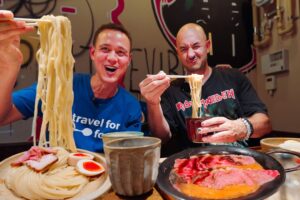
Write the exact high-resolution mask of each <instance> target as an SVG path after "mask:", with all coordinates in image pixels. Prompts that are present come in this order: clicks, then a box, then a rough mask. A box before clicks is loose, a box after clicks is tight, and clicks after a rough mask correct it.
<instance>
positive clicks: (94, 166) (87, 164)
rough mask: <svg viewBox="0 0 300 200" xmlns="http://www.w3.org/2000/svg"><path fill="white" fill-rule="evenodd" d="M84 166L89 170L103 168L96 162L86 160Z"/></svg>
mask: <svg viewBox="0 0 300 200" xmlns="http://www.w3.org/2000/svg"><path fill="white" fill-rule="evenodd" d="M83 168H84V169H86V170H89V171H99V170H101V169H102V168H101V167H100V166H99V165H97V164H96V163H94V162H84V163H83Z"/></svg>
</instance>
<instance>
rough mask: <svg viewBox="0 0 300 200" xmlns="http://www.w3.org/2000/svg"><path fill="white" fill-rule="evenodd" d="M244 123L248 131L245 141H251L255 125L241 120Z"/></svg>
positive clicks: (244, 119)
mask: <svg viewBox="0 0 300 200" xmlns="http://www.w3.org/2000/svg"><path fill="white" fill-rule="evenodd" d="M241 120H242V122H243V123H244V125H245V126H246V129H247V135H246V137H245V138H244V140H249V138H250V137H251V135H252V134H253V132H254V130H253V125H252V124H251V122H250V121H249V120H248V119H247V118H245V117H243V118H241Z"/></svg>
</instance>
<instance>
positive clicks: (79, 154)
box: [74, 153, 86, 157]
mask: <svg viewBox="0 0 300 200" xmlns="http://www.w3.org/2000/svg"><path fill="white" fill-rule="evenodd" d="M74 156H82V157H85V156H86V155H85V154H83V153H75V154H74Z"/></svg>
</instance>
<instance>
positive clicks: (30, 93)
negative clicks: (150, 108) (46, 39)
mask: <svg viewBox="0 0 300 200" xmlns="http://www.w3.org/2000/svg"><path fill="white" fill-rule="evenodd" d="M31 30H32V27H28V26H26V25H25V23H23V22H16V21H14V20H13V14H12V13H11V12H10V11H0V54H1V58H0V77H1V78H0V85H2V86H4V87H2V89H1V91H0V125H5V124H8V123H11V122H14V121H17V120H20V119H27V118H29V117H32V116H33V113H34V103H35V95H36V84H33V85H32V86H30V87H28V88H25V89H23V90H20V91H17V92H13V88H14V84H15V82H16V79H17V76H18V72H19V70H20V66H21V63H22V53H21V52H20V50H19V45H20V34H22V33H25V32H28V31H31ZM131 47H132V46H131V37H130V34H129V33H128V32H127V30H126V29H124V27H123V26H121V25H116V24H105V25H103V26H101V27H100V28H99V29H98V30H97V31H96V33H95V36H94V40H93V46H92V47H91V50H90V57H91V59H92V61H93V63H94V66H95V72H96V73H95V74H93V75H87V74H76V75H74V78H73V91H74V103H73V107H72V118H73V122H74V139H75V143H76V146H77V147H78V148H82V149H86V150H90V151H94V152H103V143H102V135H103V134H105V133H108V132H116V131H140V128H141V108H140V105H139V103H138V101H137V99H136V98H135V97H134V96H132V95H131V94H130V93H129V92H127V91H126V90H125V89H124V88H122V87H120V86H119V85H118V82H119V80H120V79H121V78H122V77H123V76H124V75H125V73H126V70H127V67H128V65H129V63H130V60H131V53H130V52H131ZM40 115H42V113H40Z"/></svg>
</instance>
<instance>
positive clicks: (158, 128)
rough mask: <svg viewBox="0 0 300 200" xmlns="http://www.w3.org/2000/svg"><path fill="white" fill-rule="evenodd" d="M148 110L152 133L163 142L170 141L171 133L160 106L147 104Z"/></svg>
mask: <svg viewBox="0 0 300 200" xmlns="http://www.w3.org/2000/svg"><path fill="white" fill-rule="evenodd" d="M147 108H148V122H149V126H150V130H151V133H152V134H153V135H154V136H156V137H159V138H160V139H162V140H163V141H167V140H169V139H170V138H171V131H170V127H169V124H168V122H167V120H166V119H165V117H164V115H163V112H162V109H161V106H160V104H155V105H153V104H147Z"/></svg>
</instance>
